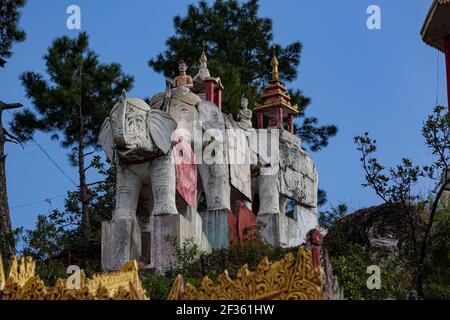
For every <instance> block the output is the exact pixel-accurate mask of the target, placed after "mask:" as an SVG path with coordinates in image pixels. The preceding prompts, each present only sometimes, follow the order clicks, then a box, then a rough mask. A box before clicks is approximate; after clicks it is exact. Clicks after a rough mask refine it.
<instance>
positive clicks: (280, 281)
mask: <svg viewBox="0 0 450 320" xmlns="http://www.w3.org/2000/svg"><path fill="white" fill-rule="evenodd" d="M322 297H323V292H322V270H321V268H320V267H314V265H313V261H312V255H311V251H310V250H309V249H306V248H305V247H303V246H302V247H300V249H299V250H298V253H297V257H296V258H295V257H294V255H293V254H292V253H289V254H287V255H285V257H284V258H283V259H282V260H279V261H277V262H270V261H269V260H268V259H267V258H264V259H263V260H262V261H261V262H260V263H259V265H258V267H257V268H256V270H255V271H254V272H251V271H249V270H248V266H247V265H244V266H243V267H241V268H240V269H239V271H238V273H237V279H236V280H232V279H231V278H230V277H229V275H228V272H227V271H225V272H224V273H222V274H220V275H219V276H218V278H217V284H216V285H214V283H213V281H212V280H211V279H210V278H209V277H205V278H203V280H202V283H201V286H200V288H199V289H197V288H195V287H194V286H193V285H191V284H189V283H188V284H186V285H184V283H183V277H182V275H178V277H177V278H176V279H175V281H174V283H173V286H172V290H171V291H170V294H169V296H168V299H169V300H321V299H322Z"/></svg>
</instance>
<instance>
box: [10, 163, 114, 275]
mask: <svg viewBox="0 0 450 320" xmlns="http://www.w3.org/2000/svg"><path fill="white" fill-rule="evenodd" d="M91 165H92V167H93V168H96V169H97V171H98V173H99V174H100V175H101V176H103V177H104V180H101V181H99V182H98V183H95V184H93V185H92V186H90V190H89V193H90V198H89V206H90V208H91V209H92V210H91V226H92V237H91V238H90V239H89V240H86V239H84V237H83V236H82V233H81V217H80V211H81V209H80V205H79V202H78V200H77V199H78V192H68V195H67V199H66V203H65V206H64V210H62V211H60V210H53V211H52V212H50V214H48V215H39V216H38V219H37V222H36V226H35V227H34V229H32V230H17V231H16V233H18V234H19V236H20V237H19V238H20V240H21V241H22V244H23V249H22V252H20V254H21V255H25V256H31V257H33V258H34V260H35V261H36V262H37V266H38V268H37V271H38V274H39V275H41V276H42V278H43V279H44V280H46V281H48V282H49V283H52V281H53V280H54V278H55V277H56V276H55V277H51V273H52V272H53V271H52V270H56V271H55V272H57V273H56V274H57V275H61V274H62V273H64V274H65V268H64V267H67V266H69V265H71V264H75V265H78V266H80V267H81V268H83V269H84V270H85V272H86V274H87V275H90V274H93V273H95V272H100V271H101V263H100V243H101V221H103V220H110V219H111V214H112V212H113V208H114V196H115V166H108V165H107V164H104V163H103V162H101V161H100V158H99V157H94V158H93V160H92V162H91Z"/></svg>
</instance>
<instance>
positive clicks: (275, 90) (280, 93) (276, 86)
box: [253, 46, 299, 115]
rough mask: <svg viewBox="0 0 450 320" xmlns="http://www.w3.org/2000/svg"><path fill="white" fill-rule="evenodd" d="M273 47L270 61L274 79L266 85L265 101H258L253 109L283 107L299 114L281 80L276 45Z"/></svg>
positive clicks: (264, 91) (263, 97)
mask: <svg viewBox="0 0 450 320" xmlns="http://www.w3.org/2000/svg"><path fill="white" fill-rule="evenodd" d="M272 49H273V57H272V61H271V63H270V64H271V66H272V80H270V82H269V84H268V85H267V86H265V87H264V90H263V93H262V94H261V98H262V99H263V103H256V104H255V108H254V109H253V111H255V112H258V111H263V110H270V109H276V108H280V107H281V108H283V109H284V110H286V111H287V112H288V113H293V114H296V115H297V114H298V113H299V111H298V108H297V105H294V106H293V105H291V97H290V96H289V95H288V94H286V88H285V87H284V85H283V84H282V83H281V81H280V80H279V76H280V74H279V71H278V65H279V63H278V59H277V56H276V53H275V46H272Z"/></svg>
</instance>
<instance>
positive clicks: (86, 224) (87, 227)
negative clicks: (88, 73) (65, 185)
mask: <svg viewBox="0 0 450 320" xmlns="http://www.w3.org/2000/svg"><path fill="white" fill-rule="evenodd" d="M82 75H83V56H81V65H80V83H79V85H80V105H79V109H78V115H79V121H80V128H79V130H80V132H79V140H78V173H79V176H80V202H81V219H82V222H81V232H82V234H83V237H84V239H85V240H89V238H90V235H91V223H90V219H89V194H88V187H87V183H86V169H85V166H84V158H85V154H84V148H85V145H84V135H85V128H84V116H83V108H82V103H83V101H82V94H83V91H82V90H83V86H82Z"/></svg>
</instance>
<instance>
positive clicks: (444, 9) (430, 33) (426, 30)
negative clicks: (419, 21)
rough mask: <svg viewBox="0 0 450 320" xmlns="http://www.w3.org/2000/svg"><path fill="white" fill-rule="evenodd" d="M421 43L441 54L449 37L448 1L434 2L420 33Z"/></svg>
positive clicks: (449, 12)
mask: <svg viewBox="0 0 450 320" xmlns="http://www.w3.org/2000/svg"><path fill="white" fill-rule="evenodd" d="M421 35H422V39H423V41H424V42H425V43H426V44H428V45H430V46H432V47H433V48H435V49H438V50H440V51H442V52H444V51H445V38H446V37H448V36H450V0H434V1H433V4H432V5H431V8H430V10H429V11H428V15H427V18H426V19H425V22H424V24H423V27H422V31H421Z"/></svg>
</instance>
